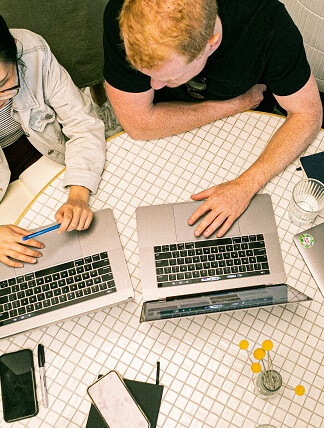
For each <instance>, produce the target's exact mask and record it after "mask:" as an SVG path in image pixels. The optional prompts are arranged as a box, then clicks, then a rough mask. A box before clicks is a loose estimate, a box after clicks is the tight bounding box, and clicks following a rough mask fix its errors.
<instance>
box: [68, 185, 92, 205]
mask: <svg viewBox="0 0 324 428" xmlns="http://www.w3.org/2000/svg"><path fill="white" fill-rule="evenodd" d="M89 193H90V191H89V189H87V188H86V187H84V186H70V192H69V197H68V199H79V200H80V199H81V200H83V201H84V202H86V203H88V200H89Z"/></svg>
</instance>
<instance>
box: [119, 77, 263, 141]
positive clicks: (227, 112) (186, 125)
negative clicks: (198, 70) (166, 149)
mask: <svg viewBox="0 0 324 428" xmlns="http://www.w3.org/2000/svg"><path fill="white" fill-rule="evenodd" d="M265 88H266V87H265V85H259V84H257V85H254V86H253V87H252V88H251V89H250V90H249V91H247V92H246V93H245V94H243V95H240V96H238V97H236V98H232V99H230V100H225V101H215V100H212V101H202V102H199V103H196V102H192V103H191V102H181V101H172V102H161V103H157V104H151V106H150V108H149V110H148V111H145V113H144V114H143V115H141V116H142V117H139V116H140V114H138V116H137V117H136V120H134V119H133V120H128V121H127V120H126V122H125V123H124V120H125V115H124V114H123V111H122V110H121V111H120V115H118V116H120V122H121V124H122V126H123V127H124V129H125V131H126V132H127V133H128V134H130V136H131V137H132V138H134V139H141V140H145V139H147V140H149V139H156V138H162V137H167V136H170V135H173V134H180V133H182V132H186V131H189V130H190V129H195V128H198V127H199V126H203V125H206V124H207V123H210V122H213V121H215V120H218V119H222V118H224V117H228V116H232V115H234V114H237V113H240V112H243V111H246V110H248V109H250V108H253V107H255V106H257V105H258V104H259V103H260V102H261V101H262V99H263V91H264V90H265ZM115 111H116V113H118V107H117V109H116V110H115ZM133 117H134V116H133Z"/></svg>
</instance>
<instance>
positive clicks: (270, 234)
mask: <svg viewBox="0 0 324 428" xmlns="http://www.w3.org/2000/svg"><path fill="white" fill-rule="evenodd" d="M200 203H201V202H198V203H197V202H189V203H179V204H169V205H168V204H167V205H155V206H148V207H139V208H137V210H136V220H137V234H138V244H139V256H140V268H141V280H142V292H143V300H144V303H143V308H142V314H141V321H152V320H157V319H163V318H173V317H181V316H188V315H200V314H206V313H212V312H221V311H231V310H234V309H244V308H249V307H255V306H267V305H274V304H279V303H280V304H282V303H290V302H299V301H306V300H310V299H309V298H308V297H307V296H305V295H304V294H302V293H299V292H298V291H296V290H294V289H292V288H291V287H289V286H288V285H286V284H284V283H285V281H286V275H285V271H284V264H283V260H282V255H281V251H280V245H279V240H278V234H277V228H276V223H275V218H274V213H273V207H272V203H271V197H270V195H266V194H263V195H256V196H255V197H254V198H253V199H252V201H251V203H250V205H249V207H248V208H247V209H246V211H245V212H244V213H243V214H242V215H241V217H240V218H239V219H238V220H236V221H235V222H234V224H233V226H232V227H231V229H230V230H229V231H228V232H227V233H226V235H225V236H224V237H222V238H219V239H217V238H216V237H215V235H214V236H212V237H210V238H208V239H206V238H204V237H199V238H196V237H195V236H194V229H195V225H193V226H189V225H188V224H187V220H188V218H189V217H190V215H191V214H192V213H193V212H194V211H195V209H196V208H197V207H198V206H199V204H200ZM199 221H201V220H199ZM274 285H276V287H274Z"/></svg>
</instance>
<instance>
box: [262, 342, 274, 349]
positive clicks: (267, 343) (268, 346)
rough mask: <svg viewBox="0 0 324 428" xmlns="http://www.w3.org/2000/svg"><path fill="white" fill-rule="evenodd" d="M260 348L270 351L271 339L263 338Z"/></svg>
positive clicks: (271, 346)
mask: <svg viewBox="0 0 324 428" xmlns="http://www.w3.org/2000/svg"><path fill="white" fill-rule="evenodd" d="M262 348H263V349H264V350H265V351H271V349H272V348H273V343H272V342H271V340H264V341H263V342H262Z"/></svg>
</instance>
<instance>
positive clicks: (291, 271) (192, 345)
mask: <svg viewBox="0 0 324 428" xmlns="http://www.w3.org/2000/svg"><path fill="white" fill-rule="evenodd" d="M282 120H283V119H282V118H280V117H278V116H273V115H268V114H259V113H256V112H246V113H242V114H239V115H236V116H234V117H230V118H227V119H224V120H220V121H217V122H215V123H213V124H209V125H206V126H203V127H202V128H200V129H199V130H195V131H191V132H187V133H185V134H182V135H179V136H173V137H170V138H165V139H160V140H157V141H146V142H144V141H133V140H132V139H131V138H130V137H128V136H127V135H126V134H121V135H118V136H117V137H115V138H113V139H112V140H111V141H109V142H108V150H107V166H106V169H105V172H104V174H103V180H102V182H101V184H100V189H99V191H98V193H97V194H96V195H95V196H94V197H92V198H91V205H92V207H93V209H94V210H98V209H102V208H104V207H110V208H113V211H114V215H115V219H116V223H117V227H118V231H119V233H120V237H121V242H122V245H123V247H124V250H125V256H126V260H127V265H128V269H129V273H130V275H131V280H132V284H133V287H134V289H135V301H134V302H131V303H127V304H123V305H119V306H116V307H113V308H107V309H105V310H100V311H98V312H96V313H90V314H88V315H84V316H82V317H80V318H77V319H73V320H69V321H66V322H62V323H59V324H57V325H52V326H49V327H47V328H42V329H38V330H34V331H31V332H27V333H24V334H19V335H17V336H14V337H10V338H8V339H3V340H1V341H0V350H1V353H2V352H11V351H15V350H18V349H21V348H31V349H33V350H34V356H35V357H36V349H37V344H38V343H43V344H44V345H45V349H46V361H47V375H48V385H49V402H50V408H49V409H45V408H44V407H43V406H42V403H40V412H39V414H38V415H37V416H36V417H34V418H32V419H29V420H28V419H27V420H25V421H21V422H17V423H15V424H12V425H11V426H12V427H14V428H16V427H31V428H37V427H44V428H45V427H48V428H53V427H55V428H64V427H69V428H72V427H76V428H80V427H85V424H86V419H87V416H88V412H89V409H90V401H89V399H88V397H87V394H86V388H87V386H88V385H89V384H90V383H92V382H93V381H94V380H95V378H96V377H97V375H98V374H99V373H106V372H108V371H109V370H111V369H116V370H117V371H119V372H120V373H121V374H122V375H123V376H124V377H126V378H129V379H136V380H141V381H148V382H153V383H154V381H155V370H156V362H157V361H158V360H159V361H160V362H161V383H162V384H163V385H165V393H164V397H163V401H162V406H161V411H160V415H159V423H158V426H159V427H164V428H172V427H177V428H189V427H190V428H200V427H212V428H216V427H219V428H227V427H231V428H234V427H237V428H241V427H244V428H255V427H256V426H257V425H258V424H261V423H272V424H273V425H274V426H275V427H277V428H284V427H285V428H286V427H294V428H306V427H311V428H320V427H323V426H324V422H323V415H324V409H323V401H324V400H323V383H324V382H323V378H324V372H323V365H322V358H323V350H324V346H323V333H322V327H323V324H324V323H323V319H324V318H323V314H324V313H323V298H322V296H321V294H320V292H319V291H318V289H317V287H316V284H315V282H314V280H313V279H312V277H311V276H310V274H309V271H308V269H307V267H306V266H305V264H304V262H303V261H302V258H301V256H300V255H299V253H298V251H297V249H296V247H295V246H294V244H293V242H292V238H293V235H294V234H295V233H297V232H298V231H299V230H300V229H299V228H298V227H296V226H294V225H292V224H291V223H290V221H289V219H288V216H287V207H288V203H289V200H290V197H291V190H292V187H293V185H294V184H295V183H296V182H297V181H299V180H300V179H301V178H302V172H301V171H296V167H297V166H298V162H297V161H296V162H294V164H292V165H290V166H288V168H286V170H285V171H284V172H282V173H281V174H280V175H278V176H276V177H275V178H274V179H273V180H271V182H269V183H268V184H267V185H266V186H265V188H264V189H263V191H264V192H268V193H270V194H271V195H272V201H273V204H274V210H275V216H276V222H277V226H278V233H279V238H280V242H281V248H282V252H283V257H284V261H285V268H286V273H287V276H288V279H287V282H288V284H290V285H291V286H293V287H295V288H296V289H298V290H299V291H302V292H305V293H306V294H307V295H309V296H310V297H312V298H313V301H312V302H311V303H310V304H306V305H305V304H301V305H288V306H287V307H285V306H276V307H269V308H265V309H264V308H263V309H251V310H249V311H237V312H231V313H226V314H218V315H210V316H206V317H199V318H196V317H193V318H187V319H175V320H168V321H160V322H156V323H155V324H150V323H143V324H139V314H140V309H141V305H140V303H141V285H140V266H139V258H138V251H137V236H136V224H135V208H136V207H137V206H139V205H147V204H158V203H166V202H180V201H188V200H189V198H190V195H191V194H192V193H195V192H197V191H199V190H202V189H206V188H208V187H210V186H212V185H213V184H218V183H221V182H223V181H225V180H230V179H233V178H235V177H236V176H237V175H238V174H240V172H241V171H243V170H245V169H246V168H247V167H248V166H249V165H250V164H251V163H252V162H253V161H254V160H255V159H256V158H257V157H258V155H259V154H260V153H261V151H262V150H263V148H264V147H265V145H266V142H267V141H268V140H269V138H270V136H271V135H272V134H273V132H274V131H275V130H276V129H277V128H278V127H279V126H280V124H281V123H282ZM321 150H324V133H323V132H321V133H320V134H319V135H318V137H317V138H316V140H315V141H314V142H313V143H312V145H311V146H310V147H309V148H308V149H307V151H306V154H311V153H314V152H318V151H321ZM65 197H66V195H65V193H64V191H63V190H62V187H61V177H59V178H57V179H56V180H55V181H54V182H53V183H52V184H51V185H50V186H49V187H48V188H47V189H46V190H45V191H44V193H43V194H42V195H41V196H39V197H38V199H37V200H36V201H35V203H34V204H33V205H32V206H31V207H30V208H29V210H28V211H27V212H26V213H25V215H24V216H23V218H22V219H21V221H20V223H19V225H20V226H22V227H25V228H34V227H37V226H42V225H46V224H48V223H50V222H52V221H53V220H54V217H53V216H54V213H55V211H56V209H57V207H58V206H59V205H60V204H61V202H62V201H63V199H65ZM322 221H323V217H318V218H317V220H316V223H320V222H322ZM243 338H246V339H248V340H249V343H250V347H249V349H250V350H252V349H255V347H257V346H260V345H261V343H262V341H263V340H264V339H268V338H271V339H272V340H273V342H274V351H275V353H276V355H275V365H276V366H277V367H280V368H281V374H282V376H283V380H284V382H285V383H288V384H289V385H290V386H292V387H295V386H296V385H297V384H299V383H301V384H303V385H304V386H305V388H306V394H305V395H304V396H303V397H297V396H295V394H294V392H293V391H292V390H289V389H284V390H283V391H282V393H280V395H279V396H277V397H274V398H272V399H271V400H269V401H265V400H263V399H260V398H257V397H256V396H255V395H254V393H253V390H252V386H251V378H252V373H251V371H250V368H249V363H248V359H247V355H246V352H243V351H240V350H239V348H238V343H239V341H240V340H241V339H243ZM35 360H36V361H37V359H35ZM36 377H37V380H38V386H37V388H38V390H37V393H38V398H39V400H41V392H40V386H39V376H38V368H37V367H36ZM5 426H9V425H7V424H5V423H4V421H3V417H2V413H0V427H1V428H4V427H5ZM130 428H131V427H130Z"/></svg>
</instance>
